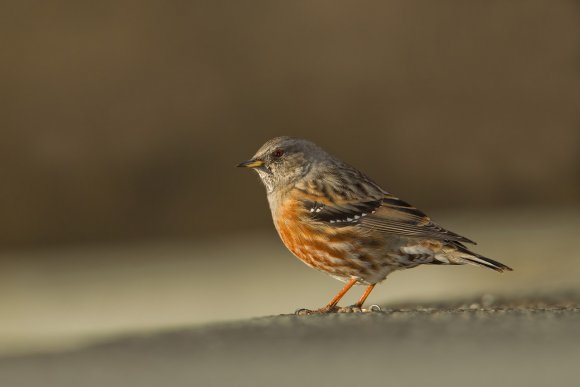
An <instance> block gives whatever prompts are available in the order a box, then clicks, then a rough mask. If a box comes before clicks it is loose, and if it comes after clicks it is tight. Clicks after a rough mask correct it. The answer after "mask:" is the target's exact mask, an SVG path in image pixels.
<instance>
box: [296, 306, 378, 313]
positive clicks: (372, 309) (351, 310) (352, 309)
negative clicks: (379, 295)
mask: <svg viewBox="0 0 580 387" xmlns="http://www.w3.org/2000/svg"><path fill="white" fill-rule="evenodd" d="M380 311H381V307H380V306H378V305H371V306H369V308H368V309H363V308H361V307H360V306H358V305H350V306H342V307H339V306H333V307H324V308H320V309H314V310H310V309H306V308H300V309H296V311H295V312H294V314H295V315H297V316H309V315H311V314H325V313H371V312H380Z"/></svg>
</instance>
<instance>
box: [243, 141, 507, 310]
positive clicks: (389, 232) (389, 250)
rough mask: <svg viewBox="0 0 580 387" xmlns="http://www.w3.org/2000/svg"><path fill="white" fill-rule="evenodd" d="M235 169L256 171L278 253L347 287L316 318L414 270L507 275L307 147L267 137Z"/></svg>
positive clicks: (497, 265)
mask: <svg viewBox="0 0 580 387" xmlns="http://www.w3.org/2000/svg"><path fill="white" fill-rule="evenodd" d="M239 166H245V167H251V168H254V169H255V170H256V171H257V172H258V174H259V176H260V178H261V180H262V182H263V183H264V185H265V187H266V191H267V196H268V202H269V204H270V209H271V211H272V217H273V219H274V225H275V226H276V229H277V231H278V233H279V235H280V237H281V239H282V241H283V242H284V244H285V245H286V247H287V248H288V249H289V250H290V251H291V252H292V253H293V254H294V255H295V256H297V257H298V258H299V259H300V260H302V261H303V262H304V263H305V264H307V265H308V266H310V267H313V268H315V269H318V270H321V271H324V272H326V273H328V274H330V275H331V276H333V277H335V278H337V279H339V280H342V281H345V282H347V285H346V286H345V288H344V289H343V291H341V293H339V294H338V295H337V297H335V299H333V300H332V301H331V303H329V304H328V305H327V306H326V307H324V308H321V309H319V310H318V311H317V312H329V311H340V309H339V308H337V307H336V303H337V302H338V300H339V299H340V297H342V295H344V293H346V291H348V289H350V287H351V286H352V285H354V284H366V285H368V286H369V288H368V289H367V292H365V295H363V297H362V298H361V300H359V302H358V303H357V304H356V305H354V306H353V307H354V309H355V310H360V308H361V307H362V304H363V302H364V301H365V299H366V296H368V293H370V291H371V290H372V288H373V286H374V285H375V284H377V283H379V282H381V281H383V280H384V279H385V278H386V277H387V275H389V273H391V272H393V271H395V270H400V269H407V268H412V267H416V266H418V265H421V264H454V265H457V264H465V263H470V264H474V265H479V266H484V267H488V268H491V269H494V270H496V271H500V272H501V271H504V270H511V269H510V268H509V267H508V266H506V265H503V264H502V263H499V262H497V261H494V260H491V259H489V258H486V257H483V256H481V255H479V254H476V253H474V252H472V251H470V250H468V249H467V247H466V246H465V245H464V243H474V242H472V241H471V240H469V239H467V238H465V237H462V236H460V235H458V234H456V233H454V232H451V231H448V230H446V229H444V228H443V227H441V226H439V225H438V224H436V223H434V222H433V221H432V220H431V219H430V218H429V217H428V216H427V215H425V214H424V213H423V212H421V211H420V210H418V209H417V208H415V207H413V206H411V205H410V204H408V203H406V202H404V201H402V200H400V199H399V198H397V197H395V196H393V195H392V194H390V193H388V192H386V191H384V190H383V189H381V188H380V187H379V186H378V185H377V184H376V183H375V182H374V181H372V180H371V179H370V178H369V177H367V176H366V175H364V174H363V173H362V172H360V171H358V170H357V169H355V168H354V167H352V166H350V165H348V164H346V163H344V162H342V161H340V160H339V159H337V158H336V157H334V156H332V155H330V154H329V153H327V152H326V151H324V150H323V149H322V148H320V147H318V146H317V145H316V144H314V143H312V142H310V141H307V140H303V139H298V138H292V137H277V138H274V139H272V140H269V141H268V142H266V143H265V144H264V145H263V146H262V147H261V148H260V149H259V150H258V152H256V154H255V155H254V156H253V157H252V159H251V160H249V161H247V162H244V163H242V164H240V165H239ZM348 310H349V311H352V310H353V308H352V307H351V308H349V309H348ZM308 312H313V311H308ZM314 312H316V311H314Z"/></svg>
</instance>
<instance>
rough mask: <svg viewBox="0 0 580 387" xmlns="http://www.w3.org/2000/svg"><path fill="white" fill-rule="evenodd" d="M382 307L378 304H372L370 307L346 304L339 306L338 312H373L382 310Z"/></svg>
mask: <svg viewBox="0 0 580 387" xmlns="http://www.w3.org/2000/svg"><path fill="white" fill-rule="evenodd" d="M380 311H381V307H380V306H378V305H371V306H369V307H368V309H365V308H363V307H361V306H359V305H356V304H355V305H350V306H344V307H342V308H338V310H337V313H372V312H380Z"/></svg>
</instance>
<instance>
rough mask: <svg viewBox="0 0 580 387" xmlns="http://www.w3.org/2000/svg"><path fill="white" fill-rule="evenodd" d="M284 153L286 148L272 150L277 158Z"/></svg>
mask: <svg viewBox="0 0 580 387" xmlns="http://www.w3.org/2000/svg"><path fill="white" fill-rule="evenodd" d="M283 154H284V149H281V148H278V149H276V150H274V152H272V156H273V157H274V158H276V159H279V158H280V157H282V155H283Z"/></svg>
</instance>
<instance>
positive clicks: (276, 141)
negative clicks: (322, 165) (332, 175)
mask: <svg viewBox="0 0 580 387" xmlns="http://www.w3.org/2000/svg"><path fill="white" fill-rule="evenodd" d="M331 157H332V156H330V155H329V154H328V153H326V152H325V151H324V150H322V149H321V148H320V147H318V146H317V145H316V144H314V143H312V142H310V141H308V140H304V139H301V138H294V137H286V136H284V137H276V138H273V139H271V140H269V141H267V142H266V143H265V144H264V145H262V147H261V148H260V149H258V151H257V152H256V154H255V155H254V156H253V157H252V158H251V159H250V160H248V161H244V162H243V163H240V164H238V167H246V168H253V169H254V170H255V171H256V172H258V175H259V176H260V178H261V179H262V182H263V183H264V185H265V186H266V190H267V191H268V193H271V192H274V191H276V190H278V189H283V188H286V187H290V186H291V185H293V184H294V183H295V182H296V181H298V180H299V179H300V178H302V177H304V176H306V175H307V174H308V172H310V170H311V168H312V166H313V165H314V164H315V163H317V162H320V161H323V160H326V159H329V158H331Z"/></svg>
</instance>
